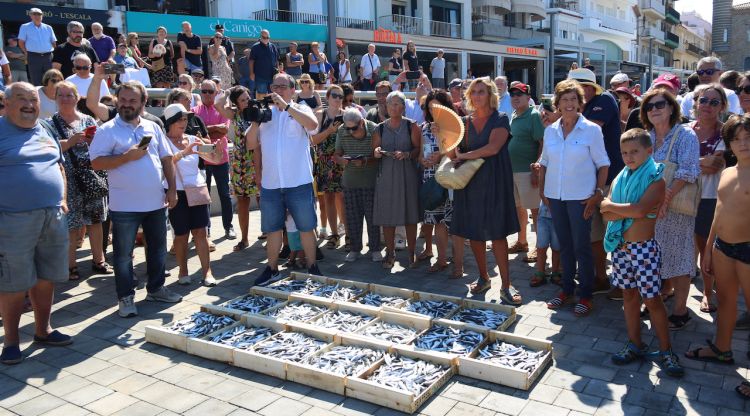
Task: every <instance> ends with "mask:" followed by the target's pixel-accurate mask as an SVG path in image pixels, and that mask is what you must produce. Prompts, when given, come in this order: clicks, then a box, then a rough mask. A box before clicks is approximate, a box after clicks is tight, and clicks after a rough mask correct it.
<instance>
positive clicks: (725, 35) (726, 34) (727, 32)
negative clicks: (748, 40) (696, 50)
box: [721, 29, 729, 42]
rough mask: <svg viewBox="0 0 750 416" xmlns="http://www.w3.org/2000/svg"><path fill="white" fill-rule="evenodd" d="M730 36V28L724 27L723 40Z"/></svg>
mask: <svg viewBox="0 0 750 416" xmlns="http://www.w3.org/2000/svg"><path fill="white" fill-rule="evenodd" d="M728 37H729V30H728V29H724V33H723V35H722V37H721V38H722V39H723V40H722V42H726V41H727V38H728Z"/></svg>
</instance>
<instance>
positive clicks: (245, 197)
mask: <svg viewBox="0 0 750 416" xmlns="http://www.w3.org/2000/svg"><path fill="white" fill-rule="evenodd" d="M249 104H250V91H248V89H247V88H245V87H243V86H239V85H238V86H236V87H232V88H230V89H229V93H228V94H224V95H222V96H220V97H219V99H218V100H217V103H216V109H217V110H218V111H219V113H220V114H221V115H222V116H224V118H227V119H229V120H230V125H229V137H230V138H231V139H232V143H233V149H232V165H231V172H230V173H229V175H230V181H231V183H232V191H233V193H234V196H235V198H236V199H237V220H238V221H239V223H240V232H241V234H242V238H241V239H240V242H239V243H237V245H235V246H234V251H240V250H244V249H245V248H247V247H248V245H249V242H248V232H249V230H250V198H255V199H256V201H257V200H258V198H259V197H260V189H259V187H258V184H259V178H257V177H256V172H259V171H260V153H257V154H256V152H254V151H252V150H250V149H248V148H247V146H246V144H245V140H244V137H245V135H244V133H245V130H247V128H248V127H250V122H248V121H245V120H243V119H242V116H241V115H242V112H243V111H245V109H246V108H247V107H248V105H249Z"/></svg>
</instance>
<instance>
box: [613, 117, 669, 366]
mask: <svg viewBox="0 0 750 416" xmlns="http://www.w3.org/2000/svg"><path fill="white" fill-rule="evenodd" d="M620 151H621V153H622V158H623V160H624V161H625V168H623V170H622V171H621V172H620V173H619V174H618V175H617V177H616V178H615V180H614V181H613V183H612V188H611V190H610V194H609V197H608V198H605V199H604V200H603V201H602V204H601V208H600V210H601V213H602V216H603V217H604V219H605V220H607V221H608V223H607V233H606V234H605V237H604V247H605V249H606V250H607V251H608V252H611V253H612V285H613V286H614V287H617V288H620V289H622V291H623V292H622V293H623V300H624V302H623V309H624V312H625V324H626V326H627V330H628V343H627V344H625V346H624V347H623V349H622V350H621V351H620V352H618V353H616V354H614V355H613V356H612V361H613V362H614V363H615V364H621V365H624V364H628V363H630V362H633V361H635V360H641V359H644V358H649V359H652V360H654V361H655V362H656V363H657V364H658V365H659V367H661V368H662V370H664V372H665V373H666V374H667V375H670V376H673V377H681V376H682V375H683V374H684V370H683V368H682V367H681V366H680V364H679V359H678V358H677V356H676V355H675V354H674V353H673V352H672V347H671V344H670V341H669V328H668V324H667V310H666V309H665V307H664V303H663V302H662V299H661V296H659V289H660V288H661V273H660V268H661V253H660V248H659V244H658V243H657V242H656V239H655V238H654V230H655V227H656V215H655V213H656V211H657V209H658V208H659V206H660V205H661V204H662V201H663V200H664V190H665V187H666V185H665V183H664V179H662V174H663V171H664V166H663V165H662V164H661V163H656V162H654V159H653V158H652V154H653V148H652V145H651V138H650V137H649V135H648V133H647V132H646V131H645V130H642V129H631V130H628V131H627V132H625V133H624V134H623V135H622V137H621V138H620ZM641 299H643V303H645V304H646V306H647V307H648V309H649V311H650V313H651V324H652V325H653V328H654V330H655V331H656V337H657V338H658V340H659V350H658V351H654V352H651V353H649V352H648V346H647V345H646V344H644V343H643V341H642V340H641V321H640V307H641Z"/></svg>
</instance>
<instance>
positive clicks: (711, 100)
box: [698, 97, 721, 107]
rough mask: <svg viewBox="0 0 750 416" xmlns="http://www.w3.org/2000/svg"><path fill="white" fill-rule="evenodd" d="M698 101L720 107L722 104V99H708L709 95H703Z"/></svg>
mask: <svg viewBox="0 0 750 416" xmlns="http://www.w3.org/2000/svg"><path fill="white" fill-rule="evenodd" d="M698 102H699V103H701V104H709V105H711V107H718V106H719V105H720V104H721V101H719V100H717V99H716V98H712V99H710V100H709V99H708V97H701V98H699V99H698Z"/></svg>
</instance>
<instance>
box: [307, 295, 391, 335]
mask: <svg viewBox="0 0 750 416" xmlns="http://www.w3.org/2000/svg"><path fill="white" fill-rule="evenodd" d="M336 311H345V312H351V313H354V314H358V315H366V316H370V317H372V318H373V319H371V320H370V322H367V323H365V324H364V325H362V326H360V327H359V328H357V330H359V329H360V328H364V327H365V326H367V325H370V324H371V323H372V322H373V321H374V320H375V319H377V318H378V317H379V316H380V309H378V308H375V307H372V306H367V305H358V304H356V303H351V302H344V301H334V302H333V303H332V304H331V306H330V308H329V311H327V312H325V313H323V314H320V315H318V317H317V318H315V319H313V320H310V321H308V324H310V325H313V326H315V327H318V328H322V326H319V325H318V324H317V323H316V322H315V321H317V320H318V319H321V318H322V317H323V315H325V314H330V313H333V312H336ZM328 329H333V328H328ZM336 332H345V331H341V330H336ZM354 332H356V330H355V331H354Z"/></svg>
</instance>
